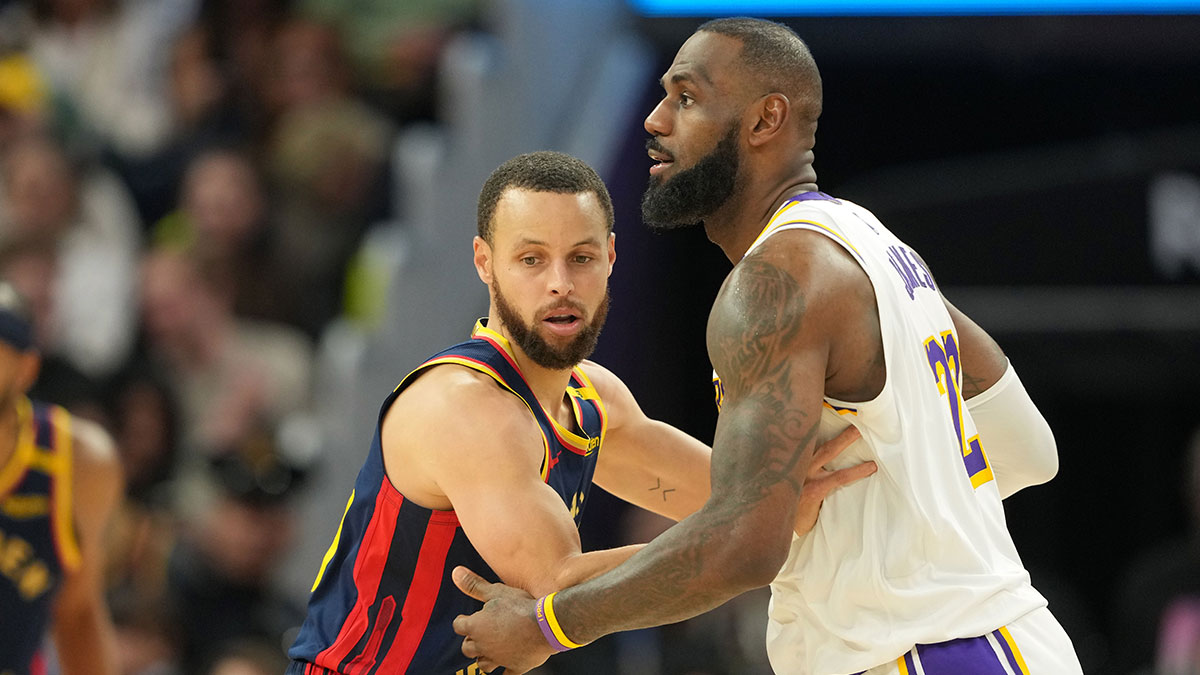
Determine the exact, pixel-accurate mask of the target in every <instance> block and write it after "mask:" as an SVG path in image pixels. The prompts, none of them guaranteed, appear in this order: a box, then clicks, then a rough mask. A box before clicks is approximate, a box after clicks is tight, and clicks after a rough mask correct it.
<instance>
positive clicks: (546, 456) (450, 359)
mask: <svg viewBox="0 0 1200 675" xmlns="http://www.w3.org/2000/svg"><path fill="white" fill-rule="evenodd" d="M445 363H453V364H456V365H460V366H464V367H466V368H470V369H471V370H475V371H478V372H480V373H483V374H484V375H487V376H488V377H490V378H492V379H493V380H495V381H496V383H497V384H499V385H500V386H501V387H504V388H505V389H507V390H508V391H510V392H512V395H513V396H516V397H517V398H518V399H520V400H521V402H522V403H524V404H525V407H526V408H528V409H529V414H530V415H532V416H533V421H534V422H537V413H535V412H534V410H533V405H532V404H530V402H529V401H526V400H525V399H524V397H522V396H521V395H520V394H518V393H517V391H516V390H515V389H513V388H512V387H510V386H508V383H507V382H505V381H504V378H503V377H501V376H500V373H498V372H496V371H495V370H493V369H492V368H491V366H489V365H487V364H486V363H480V362H479V361H473V360H471V359H468V358H464V357H462V356H441V357H438V358H436V359H430V360H429V361H426V362H425V363H422V364H421V365H420V367H418V368H417V369H416V370H414V371H412V373H409V374H408V375H406V376H404V379H403V380H401V381H400V382H401V384H403V383H404V382H405V381H407V380H408V378H410V377H412V375H413V373H416V372H417V371H418V370H424V369H426V368H428V367H430V366H436V365H441V364H445ZM397 386H399V385H397ZM538 432H539V433H541V434H542V466H541V469H539V473H540V474H541V476H542V481H543V482H544V481H545V480H546V479H547V478H549V477H550V439H548V438H546V432H545V430H544V429H542V425H540V424H539V425H538Z"/></svg>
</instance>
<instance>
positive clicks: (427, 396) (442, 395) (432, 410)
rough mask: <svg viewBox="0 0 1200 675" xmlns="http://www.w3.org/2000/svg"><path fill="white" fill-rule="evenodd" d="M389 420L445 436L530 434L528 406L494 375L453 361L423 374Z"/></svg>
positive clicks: (400, 398)
mask: <svg viewBox="0 0 1200 675" xmlns="http://www.w3.org/2000/svg"><path fill="white" fill-rule="evenodd" d="M388 415H389V416H393V415H394V416H397V417H402V418H403V419H404V424H405V427H406V428H408V429H410V430H413V431H418V430H421V431H423V432H424V433H431V432H432V433H435V434H436V435H439V436H444V435H453V436H471V435H481V434H482V435H507V434H514V433H515V434H520V435H527V434H528V432H529V429H530V428H531V425H532V427H536V424H537V423H536V422H535V421H534V420H533V418H532V416H531V415H530V414H529V406H528V404H527V403H526V402H525V401H524V400H523V399H521V398H520V397H519V396H517V395H516V394H514V393H513V392H512V391H511V390H509V389H507V388H506V387H505V386H504V385H503V384H501V383H500V382H499V381H498V380H496V379H495V378H493V377H492V376H490V375H487V374H485V373H482V372H479V371H477V370H474V369H472V368H468V367H466V366H460V365H457V364H453V363H447V364H440V365H436V366H432V367H430V368H428V369H427V370H426V371H425V372H423V373H421V374H420V375H419V376H418V377H417V378H416V379H415V380H414V381H413V382H412V383H411V384H409V385H408V386H407V387H406V388H405V389H404V391H402V392H401V393H400V395H399V396H397V397H396V401H395V403H393V405H392V408H391V409H390V410H389V412H388Z"/></svg>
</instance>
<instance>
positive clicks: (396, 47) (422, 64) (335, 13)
mask: <svg viewBox="0 0 1200 675" xmlns="http://www.w3.org/2000/svg"><path fill="white" fill-rule="evenodd" d="M479 4H480V3H479V2H477V0H409V1H407V2H390V1H388V0H369V1H368V2H362V1H360V0H356V1H351V0H300V2H299V3H298V6H297V8H298V10H299V12H300V13H301V14H302V15H305V16H310V17H313V18H315V19H318V20H321V21H327V22H330V23H331V24H332V25H335V26H337V28H338V30H339V32H340V33H341V36H342V39H343V40H344V41H345V44H347V45H348V46H349V58H350V62H351V64H352V66H353V69H354V71H355V72H356V73H358V74H359V83H360V85H361V88H362V89H363V90H364V91H365V92H367V94H368V96H369V97H370V98H371V100H373V101H375V102H377V103H378V104H379V105H380V107H381V108H382V109H384V110H386V111H387V112H388V113H389V115H390V116H391V117H392V118H393V119H394V120H395V121H396V122H398V123H405V122H409V121H412V120H417V119H432V118H433V117H434V104H435V101H434V96H433V92H435V91H436V90H437V87H436V86H435V84H436V83H435V77H436V75H437V65H438V61H439V59H440V58H441V54H442V51H443V49H445V47H446V45H447V44H448V43H449V42H450V40H451V39H452V38H453V37H454V35H455V33H457V32H458V31H459V30H461V29H463V28H465V27H467V26H469V25H470V24H471V23H473V22H474V21H475V19H476V17H477V15H478V10H479Z"/></svg>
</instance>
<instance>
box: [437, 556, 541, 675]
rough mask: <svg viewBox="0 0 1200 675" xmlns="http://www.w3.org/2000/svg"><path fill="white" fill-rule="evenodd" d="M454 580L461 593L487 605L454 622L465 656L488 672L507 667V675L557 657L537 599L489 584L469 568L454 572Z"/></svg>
mask: <svg viewBox="0 0 1200 675" xmlns="http://www.w3.org/2000/svg"><path fill="white" fill-rule="evenodd" d="M452 577H453V579H454V585H455V586H458V588H459V590H461V591H462V592H463V593H466V594H467V595H469V596H471V597H472V598H475V599H476V600H481V601H483V603H484V604H483V609H481V610H479V611H478V612H475V613H474V614H471V615H470V616H467V615H464V614H460V615H458V617H457V618H455V619H454V632H455V633H458V634H459V635H462V636H463V637H464V640H463V645H462V652H463V654H465V655H466V656H468V657H470V658H473V659H476V661H477V662H478V663H479V667H480V668H482V669H483V671H484V672H489V671H491V670H492V669H494V668H498V667H500V666H504V668H505V671H504V672H505V673H509V674H510V675H520V673H524V672H526V671H529V670H532V669H534V668H536V667H538V666H540V665H542V664H543V663H545V662H546V659H548V658H550V655H551V654H553V653H554V650H552V649H551V648H550V645H549V644H547V643H546V638H545V637H543V636H542V631H541V629H540V628H538V624H537V615H536V614H535V610H536V605H537V601H536V600H535V599H534V598H533V596H531V595H529V594H528V593H526V592H525V591H522V590H520V589H517V588H512V587H511V586H505V585H504V584H493V583H489V582H488V581H487V580H486V579H484V578H483V577H481V576H479V575H478V574H475V573H474V572H472V571H471V570H468V569H467V568H465V567H456V568H454V572H453V573H452Z"/></svg>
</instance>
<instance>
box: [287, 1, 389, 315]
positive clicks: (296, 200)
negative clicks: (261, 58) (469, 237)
mask: <svg viewBox="0 0 1200 675" xmlns="http://www.w3.org/2000/svg"><path fill="white" fill-rule="evenodd" d="M274 53H275V54H276V55H277V60H276V62H275V71H274V72H273V77H272V79H271V84H270V86H269V87H264V88H265V89H267V90H268V91H269V92H270V93H271V96H270V99H269V100H270V104H271V107H272V110H274V111H275V113H274V115H273V119H274V124H273V127H272V130H271V133H270V136H269V138H268V141H267V148H266V154H265V161H266V170H267V175H268V177H269V179H270V183H271V186H272V188H273V193H274V194H275V195H276V196H277V197H278V207H279V218H278V223H279V226H280V227H279V233H278V235H279V247H280V251H281V253H282V256H283V258H284V259H285V260H288V261H289V264H290V265H291V266H292V268H293V269H298V270H303V271H304V276H303V277H302V278H300V279H298V280H297V281H298V282H299V286H298V288H299V291H300V293H299V295H302V296H304V298H305V306H306V307H307V308H309V311H310V314H309V315H308V316H306V317H305V326H306V327H307V328H308V329H309V330H310V332H316V330H318V329H319V327H320V326H323V325H324V324H325V323H326V322H327V321H328V320H329V319H331V318H332V317H333V316H335V315H336V314H337V313H338V309H339V302H340V289H341V286H342V282H343V278H344V276H345V268H346V263H347V261H348V260H349V258H350V256H351V255H352V254H353V252H354V250H355V248H356V247H357V245H358V242H359V239H360V237H361V235H362V232H363V231H364V230H365V229H366V227H367V226H368V225H370V224H371V223H372V222H374V221H376V220H379V219H382V218H384V217H386V215H387V209H388V205H389V201H388V191H387V187H386V186H387V163H388V161H389V159H390V154H391V146H392V137H393V134H394V131H393V129H392V126H391V124H390V122H389V121H388V120H387V119H386V118H385V117H384V116H382V115H381V114H380V113H379V112H377V111H376V110H374V109H373V108H371V107H370V106H368V105H367V104H366V103H364V102H363V101H362V100H361V99H359V98H358V97H356V96H355V95H354V93H353V92H352V91H351V86H350V84H351V80H350V77H349V74H348V70H347V66H346V63H345V57H344V55H343V53H342V44H341V41H340V39H339V38H338V35H337V33H336V32H335V31H334V30H332V29H331V28H330V27H329V26H326V25H323V24H319V23H315V22H312V21H309V20H305V19H291V20H289V21H287V22H286V23H284V25H283V26H282V27H281V28H280V30H279V32H278V33H277V35H276V37H275V50H274Z"/></svg>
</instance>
